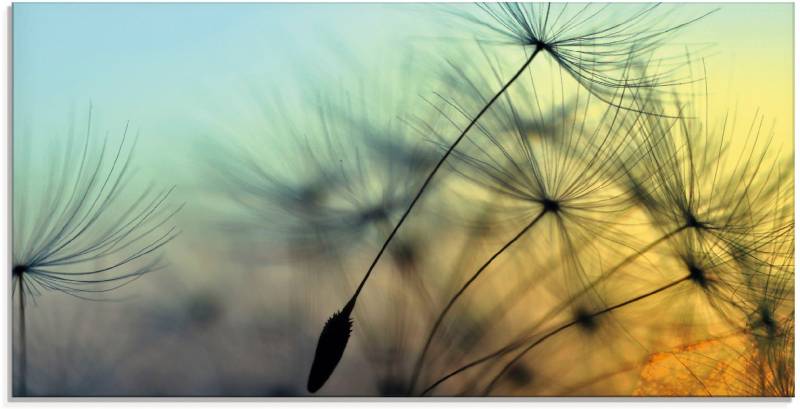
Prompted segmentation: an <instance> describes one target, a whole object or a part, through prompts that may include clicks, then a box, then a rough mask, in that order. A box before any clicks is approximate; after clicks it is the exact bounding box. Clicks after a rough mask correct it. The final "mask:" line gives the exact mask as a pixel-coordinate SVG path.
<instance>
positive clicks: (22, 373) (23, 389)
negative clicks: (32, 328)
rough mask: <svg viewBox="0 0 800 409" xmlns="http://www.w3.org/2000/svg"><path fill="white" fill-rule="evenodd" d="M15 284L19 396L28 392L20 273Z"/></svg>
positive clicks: (23, 294) (23, 292) (23, 306)
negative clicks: (17, 312) (17, 300)
mask: <svg viewBox="0 0 800 409" xmlns="http://www.w3.org/2000/svg"><path fill="white" fill-rule="evenodd" d="M17 286H18V289H17V291H19V338H20V343H19V348H20V358H19V377H18V378H17V382H19V386H18V388H17V393H18V395H19V396H26V395H27V394H28V391H27V389H28V388H27V384H26V380H27V373H26V372H27V369H28V363H27V339H26V338H27V337H26V335H25V291H24V289H23V288H22V287H23V285H22V275H20V276H19V277H17Z"/></svg>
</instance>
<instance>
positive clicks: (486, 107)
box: [348, 46, 541, 305]
mask: <svg viewBox="0 0 800 409" xmlns="http://www.w3.org/2000/svg"><path fill="white" fill-rule="evenodd" d="M540 51H541V47H538V46H537V47H536V48H535V49H534V51H533V53H532V54H531V56H530V57H528V59H527V60H526V61H525V63H524V64H522V67H520V68H519V70H517V72H516V73H515V74H514V76H512V77H511V79H510V80H508V82H506V83H505V85H503V87H502V88H500V91H498V92H497V94H495V95H494V96H493V97H492V99H490V100H489V102H487V103H486V105H484V106H483V108H482V109H481V110H480V112H478V114H477V115H475V117H474V118H472V121H470V123H469V125H467V127H466V128H464V130H463V131H461V134H460V135H458V138H456V140H455V141H453V143H452V144H451V145H450V147H449V148H448V149H447V151H446V152H445V153H444V155H443V156H442V158H441V159H439V162H437V163H436V166H434V167H433V169H432V170H431V172H430V173H429V174H428V177H427V178H425V182H423V183H422V186H421V187H420V188H419V190H418V191H417V193H416V195H414V198H413V199H412V200H411V203H410V204H409V205H408V208H406V210H405V212H403V215H402V216H401V217H400V220H399V221H398V222H397V224H396V225H395V226H394V229H392V232H391V233H389V236H388V237H387V238H386V241H384V243H383V245H382V246H381V248H380V250H378V253H377V254H376V255H375V258H374V259H373V260H372V264H370V266H369V269H367V272H366V274H364V278H363V279H362V280H361V283H360V284H359V285H358V288H356V291H355V293H353V297H352V298H351V300H350V302H349V303H348V304H350V303H352V304H353V305H355V300H356V299H357V298H358V295H359V294H360V293H361V289H362V288H364V284H366V282H367V279H369V276H370V275H371V274H372V270H374V269H375V266H376V265H377V264H378V261H379V260H380V258H381V256H382V255H383V253H384V251H386V248H387V247H388V246H389V242H391V241H392V239H393V238H394V236H395V235H396V234H397V231H398V230H399V229H400V226H402V225H403V222H405V220H406V218H407V217H408V215H409V213H411V209H413V208H414V205H415V204H416V203H417V201H418V200H419V198H420V197H421V196H422V193H423V192H424V191H425V189H426V188H427V187H428V184H430V182H431V180H433V176H434V175H436V172H437V171H438V170H439V168H441V167H442V165H443V164H444V162H445V160H447V158H448V157H449V156H450V154H451V153H452V152H453V150H455V148H456V146H457V145H458V144H459V142H461V140H462V139H464V136H466V135H467V133H468V132H469V131H470V129H472V127H473V126H475V124H476V123H477V122H478V120H479V119H480V118H481V117H482V116H483V114H484V113H486V111H488V110H489V108H490V107H491V106H492V105H493V104H494V102H495V101H496V100H497V99H498V98H500V96H501V95H502V94H503V93H505V91H506V89H508V87H510V86H511V84H513V83H514V81H516V80H517V78H519V76H520V75H522V73H523V71H525V69H526V68H528V66H529V65H530V64H531V63H532V62H533V59H534V58H535V57H536V55H538V54H539V52H540Z"/></svg>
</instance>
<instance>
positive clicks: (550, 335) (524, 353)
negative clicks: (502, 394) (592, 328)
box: [483, 275, 691, 396]
mask: <svg viewBox="0 0 800 409" xmlns="http://www.w3.org/2000/svg"><path fill="white" fill-rule="evenodd" d="M690 278H691V276H688V275H687V276H685V277H683V278H681V279H678V280H675V281H673V282H671V283H669V284H666V285H664V286H661V287H659V288H657V289H655V290H652V291H649V292H647V293H644V294H642V295H639V296H636V297H634V298H631V299H630V300H627V301H623V302H621V303H619V304H616V305H612V306H610V307H607V308H604V309H602V310H600V311H597V312H594V313H593V314H591V315H590V317H591V318H594V317H597V316H600V315H603V314H606V313H609V312H611V311H614V310H616V309H619V308H622V307H624V306H626V305H630V304H633V303H635V302H637V301H641V300H643V299H645V298H648V297H651V296H653V295H656V294H658V293H660V292H663V291H666V290H668V289H670V288H672V287H674V286H676V285H678V284H680V283H682V282H684V281H687V280H689V279H690ZM578 322H579V320H573V321H570V322H568V323H566V324H564V325H562V326H560V327H558V328H556V329H554V330H552V331H550V332H548V333H547V334H545V335H543V336H542V337H541V338H539V339H537V340H536V341H534V342H533V343H531V344H530V345H528V346H527V347H526V348H525V349H524V350H522V352H520V353H519V354H517V355H516V356H515V357H514V358H513V359H512V360H511V361H509V362H508V363H507V364H506V365H505V366H504V367H503V369H502V370H500V372H499V373H498V374H497V375H496V376H495V377H494V378H493V379H492V381H491V382H489V385H487V386H486V389H485V390H484V392H483V395H484V396H486V395H488V394H489V393H490V392H491V391H492V389H494V386H495V385H496V384H497V382H498V381H499V380H500V378H502V376H503V375H504V374H505V373H506V372H507V371H508V369H509V368H511V367H512V366H514V364H516V363H517V361H519V360H520V359H522V357H523V356H525V355H526V354H527V353H528V352H530V350H532V349H533V348H535V347H536V346H537V345H539V344H541V343H542V342H544V341H546V340H547V339H548V338H550V337H552V336H554V335H557V334H558V333H559V332H561V331H563V330H565V329H567V328H570V327H572V326H573V325H575V324H577V323H578Z"/></svg>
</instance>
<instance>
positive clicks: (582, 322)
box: [573, 307, 598, 332]
mask: <svg viewBox="0 0 800 409" xmlns="http://www.w3.org/2000/svg"><path fill="white" fill-rule="evenodd" d="M573 315H574V318H573V320H574V321H575V323H577V325H578V326H579V327H580V328H581V329H582V330H584V331H586V332H594V331H596V330H597V327H598V322H597V317H595V316H594V314H592V313H591V312H590V311H589V310H587V309H585V308H583V307H580V308H578V309H577V310H575V311H574V313H573Z"/></svg>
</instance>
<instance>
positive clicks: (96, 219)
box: [11, 111, 180, 395]
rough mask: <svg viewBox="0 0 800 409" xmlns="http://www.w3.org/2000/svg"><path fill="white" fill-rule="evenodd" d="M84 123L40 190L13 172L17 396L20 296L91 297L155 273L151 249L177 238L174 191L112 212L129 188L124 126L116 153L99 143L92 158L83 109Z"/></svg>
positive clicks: (147, 195) (145, 194) (149, 194)
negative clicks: (83, 131) (81, 137)
mask: <svg viewBox="0 0 800 409" xmlns="http://www.w3.org/2000/svg"><path fill="white" fill-rule="evenodd" d="M88 122H89V126H87V130H86V135H85V137H84V141H83V143H82V147H81V146H80V145H77V144H76V143H77V142H76V141H75V140H74V139H75V137H74V135H70V137H69V139H68V142H67V148H68V149H66V150H64V151H63V153H64V156H63V157H61V158H51V159H50V161H49V162H48V163H46V165H45V166H49V168H48V169H46V170H45V174H46V175H47V179H45V180H46V184H45V189H44V190H43V191H35V190H32V187H33V186H34V185H33V184H32V182H33V180H29V179H28V178H34V177H35V176H34V175H33V174H31V173H28V172H16V174H15V178H16V180H15V194H14V198H15V205H14V225H13V241H14V246H13V249H12V259H13V266H12V267H11V276H12V281H13V284H14V287H13V288H14V289H15V292H16V293H17V294H18V297H19V298H18V299H19V312H20V317H19V325H20V327H19V328H20V337H21V340H20V348H21V349H20V353H21V358H20V359H21V361H22V362H21V363H22V367H21V369H20V377H21V382H23V385H21V386H20V389H19V393H20V394H22V395H24V394H25V386H24V378H25V373H24V372H25V369H24V367H25V364H24V361H25V335H26V334H25V326H26V324H25V304H26V299H30V298H33V297H36V296H39V295H41V294H42V293H43V292H46V291H56V292H61V293H65V294H68V295H70V296H73V297H77V298H81V299H90V300H96V299H98V297H99V296H100V295H101V294H104V293H107V292H110V291H113V290H115V289H118V288H120V287H123V286H125V285H127V284H129V283H131V282H132V281H134V280H136V279H138V278H139V277H141V276H143V275H144V274H147V273H149V272H152V271H155V270H157V269H158V268H160V267H159V261H160V260H159V258H158V257H157V256H156V252H157V251H158V250H159V249H160V248H161V247H162V246H164V245H165V244H167V243H168V242H169V241H171V240H172V239H173V238H175V237H176V236H177V234H178V231H177V228H176V227H174V226H172V227H170V226H169V223H170V221H171V220H172V217H173V216H174V215H175V214H176V213H177V212H178V211H179V210H180V207H170V206H169V205H168V204H167V200H168V198H169V196H170V194H171V193H172V191H173V190H174V187H173V188H169V189H165V190H162V191H160V192H154V191H153V189H152V187H149V188H147V189H145V190H143V191H142V192H141V193H139V194H138V195H136V196H133V198H130V199H128V200H127V203H126V205H125V206H124V207H122V211H121V212H119V213H117V212H116V209H115V206H120V202H121V201H122V198H123V197H124V195H125V194H127V193H128V190H129V189H130V187H129V182H130V178H131V172H132V170H131V158H132V155H133V151H134V146H135V142H131V143H129V138H130V137H129V136H128V127H127V125H126V127H125V129H124V131H123V133H122V138H121V142H120V143H119V146H118V147H117V148H116V150H114V151H111V152H109V151H108V150H107V148H106V144H107V141H104V142H103V145H102V147H101V148H100V150H99V153H97V154H96V155H93V150H92V149H91V146H92V142H91V111H90V114H89V120H88ZM76 148H77V150H76V151H74V152H73V149H76ZM24 165H29V164H28V163H25V164H24ZM20 166H22V165H20ZM23 189H24V190H23ZM31 199H33V200H35V203H36V204H35V205H34V204H33V203H31V202H30V201H29V200H31Z"/></svg>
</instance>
